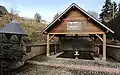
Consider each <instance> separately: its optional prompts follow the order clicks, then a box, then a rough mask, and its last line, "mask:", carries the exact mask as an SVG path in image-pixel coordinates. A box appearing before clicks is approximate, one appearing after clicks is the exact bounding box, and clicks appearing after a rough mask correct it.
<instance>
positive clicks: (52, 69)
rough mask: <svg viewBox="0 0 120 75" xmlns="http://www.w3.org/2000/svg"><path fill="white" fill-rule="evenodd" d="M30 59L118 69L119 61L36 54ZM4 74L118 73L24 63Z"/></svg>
mask: <svg viewBox="0 0 120 75" xmlns="http://www.w3.org/2000/svg"><path fill="white" fill-rule="evenodd" d="M30 61H38V62H42V63H44V62H45V63H46V62H47V63H49V64H64V65H65V64H68V65H70V66H71V65H87V66H93V67H94V66H103V67H108V68H116V69H120V63H110V62H99V61H94V60H91V61H90V60H75V59H64V58H57V59H56V58H51V57H45V56H37V57H35V58H32V59H30ZM6 75H120V74H116V73H108V72H102V71H93V70H83V69H79V70H78V69H75V68H74V69H73V68H68V67H56V66H47V65H33V64H29V63H28V64H25V65H24V66H22V67H20V68H18V69H15V70H13V71H11V73H9V74H6Z"/></svg>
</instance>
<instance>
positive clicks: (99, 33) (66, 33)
mask: <svg viewBox="0 0 120 75" xmlns="http://www.w3.org/2000/svg"><path fill="white" fill-rule="evenodd" d="M49 34H104V32H79V33H78V32H76V33H70V32H66V33H49Z"/></svg>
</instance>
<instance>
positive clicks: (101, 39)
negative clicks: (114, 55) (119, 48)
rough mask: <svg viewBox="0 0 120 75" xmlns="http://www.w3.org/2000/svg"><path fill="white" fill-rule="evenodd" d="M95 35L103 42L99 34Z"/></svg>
mask: <svg viewBox="0 0 120 75" xmlns="http://www.w3.org/2000/svg"><path fill="white" fill-rule="evenodd" d="M95 35H96V36H97V37H98V38H99V39H100V40H101V41H102V42H103V39H102V38H101V37H100V36H99V35H98V34H95Z"/></svg>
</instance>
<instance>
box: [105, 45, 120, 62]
mask: <svg viewBox="0 0 120 75" xmlns="http://www.w3.org/2000/svg"><path fill="white" fill-rule="evenodd" d="M107 56H108V57H112V58H114V59H115V60H116V61H119V62H120V48H115V47H107Z"/></svg>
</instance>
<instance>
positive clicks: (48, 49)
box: [47, 34, 50, 56]
mask: <svg viewBox="0 0 120 75" xmlns="http://www.w3.org/2000/svg"><path fill="white" fill-rule="evenodd" d="M49 42H50V41H49V34H47V56H50V43H49Z"/></svg>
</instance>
